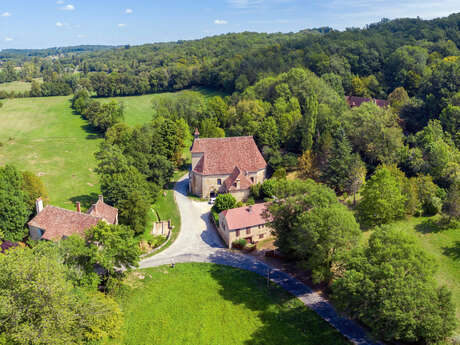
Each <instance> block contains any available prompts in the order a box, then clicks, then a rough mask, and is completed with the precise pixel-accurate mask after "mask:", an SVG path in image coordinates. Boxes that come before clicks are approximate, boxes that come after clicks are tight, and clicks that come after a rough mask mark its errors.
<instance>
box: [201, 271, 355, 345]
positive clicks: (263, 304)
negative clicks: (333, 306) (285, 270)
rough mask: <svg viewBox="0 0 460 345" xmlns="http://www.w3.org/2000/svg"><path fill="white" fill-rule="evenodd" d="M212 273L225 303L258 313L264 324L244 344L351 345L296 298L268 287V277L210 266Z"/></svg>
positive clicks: (275, 285)
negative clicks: (241, 306) (229, 302)
mask: <svg viewBox="0 0 460 345" xmlns="http://www.w3.org/2000/svg"><path fill="white" fill-rule="evenodd" d="M210 273H211V275H212V277H213V278H214V279H215V281H216V282H218V283H219V285H220V291H219V293H220V295H221V296H222V297H223V298H224V299H225V300H227V301H231V302H232V303H233V304H235V305H243V306H244V307H246V308H248V309H250V310H251V311H254V312H256V313H257V315H258V317H259V320H260V321H261V323H262V326H261V327H259V328H258V329H257V330H256V331H255V332H254V333H252V334H251V335H250V339H248V340H246V341H245V342H244V344H245V345H270V344H273V345H275V344H276V345H278V344H280V345H282V344H286V345H288V344H289V345H297V344H299V345H300V344H302V345H310V344H312V345H313V344H349V342H348V341H346V340H345V338H343V336H342V335H341V334H340V333H338V331H336V330H335V329H334V328H332V327H331V326H330V325H329V324H327V323H326V322H325V321H324V320H322V319H321V318H320V317H319V316H318V315H317V314H316V313H315V312H313V311H311V310H308V309H306V307H305V306H303V305H302V303H301V302H300V301H299V300H298V299H297V298H296V297H295V296H293V295H291V294H290V293H288V292H287V291H285V290H283V289H282V288H281V287H279V286H278V285H277V284H275V283H272V282H270V283H269V284H267V279H266V278H265V277H262V276H260V275H257V274H254V273H253V272H250V271H244V270H240V269H237V268H233V267H225V266H221V265H212V266H210ZM241 322H245V321H244V320H242V321H241ZM242 336H244V337H245V338H246V337H247V335H246V334H244V335H242Z"/></svg>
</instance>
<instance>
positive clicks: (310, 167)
mask: <svg viewBox="0 0 460 345" xmlns="http://www.w3.org/2000/svg"><path fill="white" fill-rule="evenodd" d="M298 164H299V171H300V174H301V176H302V177H304V178H314V177H315V176H316V175H317V172H316V169H315V168H314V158H313V154H312V152H311V150H307V151H305V152H304V153H303V154H302V155H301V156H300V157H299V159H298Z"/></svg>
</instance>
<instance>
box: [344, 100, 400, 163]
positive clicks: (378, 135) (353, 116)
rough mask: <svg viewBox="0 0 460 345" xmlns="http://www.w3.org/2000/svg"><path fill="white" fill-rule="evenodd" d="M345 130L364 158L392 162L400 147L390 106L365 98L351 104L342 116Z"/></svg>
mask: <svg viewBox="0 0 460 345" xmlns="http://www.w3.org/2000/svg"><path fill="white" fill-rule="evenodd" d="M344 126H345V130H346V133H347V135H348V137H349V138H350V141H351V142H352V144H353V147H354V149H355V151H357V152H359V153H360V154H361V156H362V157H363V159H364V160H365V161H366V162H369V163H372V164H376V163H387V164H388V163H395V162H397V161H398V159H399V154H398V153H399V152H400V150H401V149H402V148H403V138H404V135H403V132H402V129H401V127H400V126H399V124H398V116H397V115H396V114H394V113H393V112H392V111H391V109H384V108H380V107H378V106H377V105H375V104H373V103H371V102H368V103H364V104H362V105H361V106H359V107H356V108H353V109H352V111H351V112H349V113H348V114H347V115H346V117H345V123H344Z"/></svg>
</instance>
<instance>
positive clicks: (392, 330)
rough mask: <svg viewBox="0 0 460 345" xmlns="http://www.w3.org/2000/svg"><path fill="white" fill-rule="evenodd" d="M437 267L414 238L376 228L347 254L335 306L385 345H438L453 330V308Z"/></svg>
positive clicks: (334, 289) (336, 283) (334, 286)
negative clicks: (390, 344)
mask: <svg viewBox="0 0 460 345" xmlns="http://www.w3.org/2000/svg"><path fill="white" fill-rule="evenodd" d="M435 271H436V265H435V264H434V261H433V259H432V258H430V257H428V256H427V254H426V253H425V252H424V251H423V250H422V249H420V247H419V246H417V244H416V243H415V241H414V239H412V238H410V237H409V236H408V235H407V234H405V233H404V232H402V231H399V230H395V229H394V228H391V227H390V226H384V227H381V228H377V229H376V230H375V231H374V233H373V234H372V235H371V237H370V239H369V243H368V244H367V245H366V246H365V247H360V248H357V249H355V250H354V251H352V252H351V253H349V254H348V258H347V259H346V260H344V261H343V266H342V268H341V272H339V274H337V276H336V279H335V280H334V282H333V284H332V297H333V299H334V302H335V304H336V305H337V306H338V307H339V309H341V310H342V311H345V312H346V313H347V314H348V315H350V316H352V317H354V318H357V319H359V320H360V321H361V322H363V323H364V324H365V325H367V326H368V327H369V328H371V329H372V331H373V332H374V333H375V334H376V335H378V336H379V337H380V338H382V339H383V340H386V341H402V342H407V343H424V344H437V343H440V342H441V341H444V340H445V339H446V338H447V337H449V336H450V335H451V334H452V331H453V330H454V329H455V326H456V320H455V307H454V305H453V303H452V296H451V293H450V292H449V291H448V290H447V288H446V287H440V288H438V287H437V284H436V281H435V279H434V273H435Z"/></svg>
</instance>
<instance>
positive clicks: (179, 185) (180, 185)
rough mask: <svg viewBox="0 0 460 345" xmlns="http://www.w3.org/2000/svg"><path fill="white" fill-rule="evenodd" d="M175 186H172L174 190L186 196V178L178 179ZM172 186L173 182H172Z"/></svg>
mask: <svg viewBox="0 0 460 345" xmlns="http://www.w3.org/2000/svg"><path fill="white" fill-rule="evenodd" d="M175 184H176V187H175V188H174V190H175V191H177V192H179V193H180V194H182V195H184V196H187V195H188V193H187V191H188V178H186V179H184V180H182V181H179V182H176V183H175ZM173 186H174V184H173Z"/></svg>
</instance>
